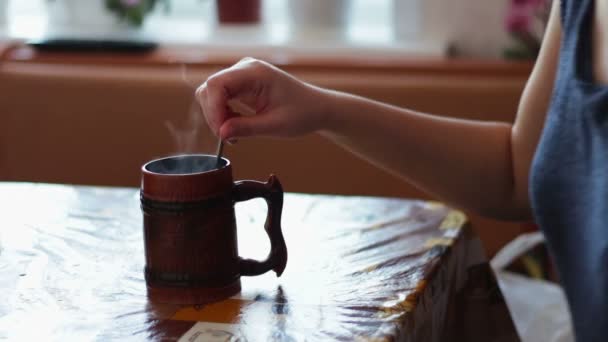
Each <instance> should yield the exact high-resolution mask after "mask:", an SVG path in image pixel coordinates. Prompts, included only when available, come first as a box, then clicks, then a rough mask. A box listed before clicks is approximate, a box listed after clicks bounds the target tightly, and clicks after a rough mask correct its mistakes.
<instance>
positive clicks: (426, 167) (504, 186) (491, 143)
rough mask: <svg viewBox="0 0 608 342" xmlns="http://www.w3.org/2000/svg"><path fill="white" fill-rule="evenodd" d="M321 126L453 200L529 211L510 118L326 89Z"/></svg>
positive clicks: (521, 214) (512, 214)
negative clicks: (430, 110)
mask: <svg viewBox="0 0 608 342" xmlns="http://www.w3.org/2000/svg"><path fill="white" fill-rule="evenodd" d="M326 98H327V99H328V101H327V102H326V107H325V108H324V109H325V110H324V118H325V119H324V127H325V129H324V130H323V131H322V134H323V135H325V136H327V137H328V138H330V139H331V140H333V141H335V142H336V143H338V144H339V145H342V146H343V147H345V148H346V149H348V150H350V151H352V152H354V153H355V154H357V155H360V156H361V157H363V158H365V159H367V160H369V161H370V162H372V163H374V164H376V165H378V166H380V167H382V168H385V169H387V170H389V171H390V172H392V173H395V174H397V175H399V176H401V177H403V178H405V179H406V180H407V181H409V182H410V183H412V184H414V185H415V186H417V187H419V188H421V189H422V190H424V191H426V192H428V193H430V194H432V195H434V196H436V197H438V198H439V199H441V200H442V201H445V202H447V203H449V204H451V205H454V206H457V207H460V208H464V209H467V210H472V211H475V212H478V213H480V214H482V215H486V216H491V217H495V218H503V219H522V218H528V217H529V216H530V211H529V208H528V204H527V203H519V202H522V201H521V200H520V201H518V200H516V198H520V197H521V196H516V195H515V193H516V190H517V184H515V182H514V176H513V168H512V155H511V128H512V125H510V124H507V123H498V122H481V121H471V120H459V119H450V118H445V117H439V116H433V115H428V114H422V113H416V112H413V111H409V110H404V109H401V108H397V107H393V106H389V105H386V104H382V103H378V102H375V101H371V100H368V99H364V98H360V97H356V96H352V95H347V94H343V93H336V92H329V91H327V92H326Z"/></svg>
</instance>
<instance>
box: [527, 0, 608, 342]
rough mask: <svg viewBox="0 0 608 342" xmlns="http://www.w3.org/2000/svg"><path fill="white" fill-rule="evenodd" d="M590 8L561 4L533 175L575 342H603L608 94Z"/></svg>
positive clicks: (585, 1)
mask: <svg viewBox="0 0 608 342" xmlns="http://www.w3.org/2000/svg"><path fill="white" fill-rule="evenodd" d="M593 7H594V1H593V0H562V27H563V36H562V47H561V52H560V60H559V67H558V73H557V78H556V82H555V86H554V90H553V97H552V100H551V105H550V108H549V112H548V115H547V118H546V122H545V127H544V130H543V133H542V136H541V139H540V143H539V146H538V148H537V151H536V154H535V157H534V160H533V162H532V167H531V171H530V198H531V202H532V207H533V211H534V215H535V219H536V222H537V223H538V224H539V226H540V227H541V229H542V231H543V232H544V234H545V236H546V238H547V244H548V246H549V249H550V250H551V253H552V254H553V257H554V260H555V263H556V265H557V268H558V272H559V276H560V279H561V282H562V285H563V286H564V289H565V292H566V296H567V298H568V302H569V305H570V311H571V313H572V318H573V322H574V330H575V334H576V337H577V341H608V86H604V85H599V84H597V83H595V82H594V78H593V67H592V36H591V34H592V31H591V30H592V18H593Z"/></svg>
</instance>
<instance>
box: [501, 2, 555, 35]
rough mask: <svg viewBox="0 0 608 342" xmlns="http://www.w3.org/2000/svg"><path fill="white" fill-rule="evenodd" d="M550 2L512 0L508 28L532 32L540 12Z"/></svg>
mask: <svg viewBox="0 0 608 342" xmlns="http://www.w3.org/2000/svg"><path fill="white" fill-rule="evenodd" d="M555 1H558V0H555ZM548 2H549V1H548V0H511V1H510V3H509V9H508V12H507V17H506V20H505V27H506V29H507V30H508V31H509V32H514V33H530V31H531V30H532V25H533V23H534V20H536V18H537V14H538V12H539V11H541V10H543V9H544V8H545V7H546V5H547V3H548Z"/></svg>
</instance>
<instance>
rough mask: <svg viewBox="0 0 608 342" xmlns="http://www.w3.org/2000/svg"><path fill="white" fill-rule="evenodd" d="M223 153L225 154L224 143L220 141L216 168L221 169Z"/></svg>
mask: <svg viewBox="0 0 608 342" xmlns="http://www.w3.org/2000/svg"><path fill="white" fill-rule="evenodd" d="M223 152H224V141H223V140H222V139H219V140H218V142H217V152H216V155H217V157H216V160H215V167H217V168H219V167H220V163H221V161H222V153H223Z"/></svg>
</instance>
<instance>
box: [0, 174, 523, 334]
mask: <svg viewBox="0 0 608 342" xmlns="http://www.w3.org/2000/svg"><path fill="white" fill-rule="evenodd" d="M265 209H266V208H265V203H264V202H263V201H261V200H253V201H249V202H245V203H239V204H237V205H236V216H237V225H238V235H239V237H238V240H239V241H238V244H239V252H240V254H241V256H244V257H251V258H257V259H263V258H264V257H265V256H266V254H267V253H268V248H269V242H268V241H267V237H266V236H265V233H264V232H263V223H264V219H265V213H266V210H265ZM283 230H284V235H285V240H286V243H287V248H288V250H289V261H288V263H287V268H286V270H285V273H284V274H283V276H282V277H280V278H277V277H276V276H275V275H274V273H268V274H266V275H263V276H259V277H251V278H249V277H243V278H242V291H241V292H240V293H239V294H238V295H236V296H234V297H232V298H230V299H227V300H225V301H222V302H217V303H213V304H208V305H205V306H194V307H187V306H177V305H167V304H157V303H152V302H150V301H149V300H148V298H147V297H146V286H145V281H144V274H143V267H144V251H143V241H142V216H141V211H140V207H139V192H138V190H137V189H131V188H106V187H84V186H69V185H52V184H31V183H0V339H8V340H14V341H36V340H44V341H68V340H69V341H72V340H74V341H97V340H99V341H105V340H121V341H125V340H181V341H304V340H306V341H317V340H338V341H517V340H518V337H517V334H516V332H515V328H514V326H513V323H512V320H511V317H510V315H509V312H508V309H507V307H506V304H505V301H504V299H503V297H502V295H501V292H500V289H499V288H498V286H497V283H496V280H495V278H494V275H493V273H492V271H491V269H490V268H489V266H488V263H487V261H486V259H485V257H484V255H483V251H482V248H481V244H480V242H479V240H478V239H477V238H476V237H475V236H474V235H473V234H472V233H471V230H470V229H468V227H467V222H466V217H465V216H464V215H463V214H462V213H461V212H459V211H455V210H451V209H449V208H447V207H445V206H443V205H441V204H439V203H434V202H425V201H417V200H404V199H390V198H371V197H344V196H326V195H308V194H286V195H285V205H284V212H283Z"/></svg>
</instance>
